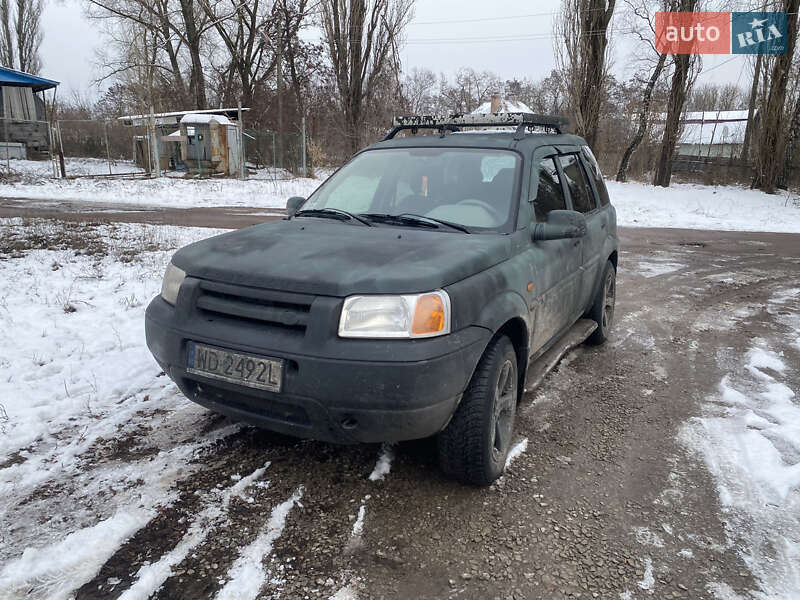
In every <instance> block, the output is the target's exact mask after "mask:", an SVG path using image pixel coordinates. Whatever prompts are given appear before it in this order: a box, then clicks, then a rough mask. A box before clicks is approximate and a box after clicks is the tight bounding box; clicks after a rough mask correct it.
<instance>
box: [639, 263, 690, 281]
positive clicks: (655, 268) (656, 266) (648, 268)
mask: <svg viewBox="0 0 800 600" xmlns="http://www.w3.org/2000/svg"><path fill="white" fill-rule="evenodd" d="M685 267H686V265H684V264H681V263H673V262H640V263H639V265H638V267H637V273H639V275H642V276H644V277H647V278H648V279H649V278H650V277H660V276H661V275H667V274H669V273H674V272H675V271H679V270H681V269H683V268H685Z"/></svg>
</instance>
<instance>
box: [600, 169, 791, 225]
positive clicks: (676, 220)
mask: <svg viewBox="0 0 800 600" xmlns="http://www.w3.org/2000/svg"><path fill="white" fill-rule="evenodd" d="M606 185H607V186H608V192H609V196H610V197H611V202H612V204H614V207H615V208H616V210H617V224H618V225H620V226H622V227H673V228H680V229H712V230H723V231H773V232H788V233H800V197H798V196H797V195H787V193H786V192H782V193H781V194H775V195H771V194H765V193H764V192H761V191H759V190H751V189H746V188H743V187H737V186H711V185H699V184H689V183H675V184H672V186H670V187H669V188H663V187H657V186H653V185H646V184H642V183H635V182H629V183H618V182H616V181H609V180H607V181H606Z"/></svg>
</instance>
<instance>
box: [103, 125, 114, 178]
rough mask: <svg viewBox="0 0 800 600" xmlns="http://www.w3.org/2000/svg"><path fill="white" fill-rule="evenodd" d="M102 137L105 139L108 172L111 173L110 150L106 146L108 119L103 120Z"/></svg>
mask: <svg viewBox="0 0 800 600" xmlns="http://www.w3.org/2000/svg"><path fill="white" fill-rule="evenodd" d="M103 137H105V139H106V159H108V174H109V175H113V172H112V171H111V150H110V149H109V147H108V121H103Z"/></svg>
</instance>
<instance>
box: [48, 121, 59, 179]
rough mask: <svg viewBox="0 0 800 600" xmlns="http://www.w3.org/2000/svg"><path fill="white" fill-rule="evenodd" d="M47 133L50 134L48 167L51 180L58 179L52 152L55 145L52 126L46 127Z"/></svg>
mask: <svg viewBox="0 0 800 600" xmlns="http://www.w3.org/2000/svg"><path fill="white" fill-rule="evenodd" d="M47 131H48V132H49V133H50V146H49V148H48V151H49V152H50V167H51V168H52V169H53V179H58V165H57V164H56V155H55V153H54V152H53V147H54V145H55V138H54V137H53V124H52V123H49V124H48V125H47Z"/></svg>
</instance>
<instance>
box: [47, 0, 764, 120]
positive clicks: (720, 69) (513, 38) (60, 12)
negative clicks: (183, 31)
mask: <svg viewBox="0 0 800 600" xmlns="http://www.w3.org/2000/svg"><path fill="white" fill-rule="evenodd" d="M619 4H621V3H619ZM558 5H559V1H558V0H538V1H537V2H530V1H529V0H505V1H504V2H486V1H485V0H417V2H416V9H415V16H414V20H413V21H412V23H411V25H410V26H409V28H408V31H407V35H406V37H407V43H406V45H405V47H404V49H403V66H404V69H405V70H407V71H408V70H411V69H412V68H413V67H424V68H428V69H431V70H432V71H434V72H436V73H440V72H442V73H446V74H448V75H449V74H452V73H454V72H455V71H456V70H457V69H458V68H459V67H462V66H464V67H472V68H474V69H477V70H489V71H494V72H495V73H497V74H498V75H500V76H501V77H503V78H506V79H510V78H512V77H517V78H520V79H521V78H524V77H529V78H532V79H536V78H539V77H542V76H545V75H547V74H548V73H549V72H550V70H551V69H552V68H553V24H552V23H553V13H554V12H555V11H556V10H557V8H558ZM618 26H619V27H621V26H622V24H620V25H618ZM43 29H44V40H43V42H42V62H43V67H42V76H44V77H47V78H50V79H55V80H57V81H60V82H61V83H62V85H61V87H60V88H59V94H70V93H72V92H73V91H78V92H79V93H82V94H89V95H91V96H96V95H97V93H98V91H97V88H93V86H92V81H93V80H94V79H96V78H97V77H98V75H99V73H97V71H96V68H95V66H94V61H95V49H96V48H98V47H99V46H100V45H101V44H102V41H103V40H102V37H101V35H100V32H99V31H98V29H97V27H96V25H95V24H94V23H92V22H90V21H87V19H86V18H85V17H84V16H83V8H82V4H81V3H79V2H78V1H77V0H60V1H59V0H49V1H48V2H46V4H45V9H44V15H43ZM630 52H631V44H630V42H627V41H626V39H625V36H621V35H617V36H616V40H615V42H614V49H613V54H612V57H613V61H614V73H615V74H616V75H617V76H618V77H621V78H627V77H629V76H630V75H631V73H632V70H633V65H632V64H631V58H630ZM745 60H746V59H745V58H744V57H743V55H719V56H706V57H704V72H703V73H701V76H700V79H699V81H700V82H707V81H709V82H710V81H713V82H716V83H727V82H731V83H737V82H738V83H739V85H740V86H741V87H747V86H748V85H749V75H747V73H746V72H745V73H744V74H742V68H743V67H744V65H745ZM723 63H724V64H723ZM176 108H179V107H176Z"/></svg>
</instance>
